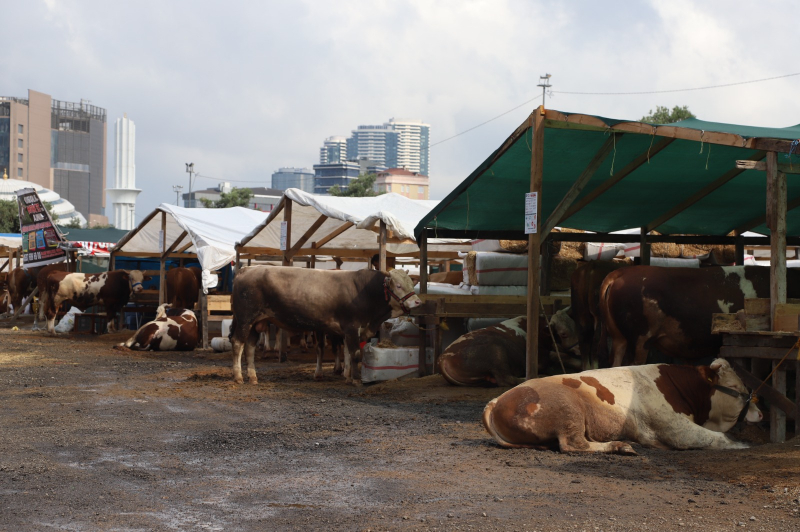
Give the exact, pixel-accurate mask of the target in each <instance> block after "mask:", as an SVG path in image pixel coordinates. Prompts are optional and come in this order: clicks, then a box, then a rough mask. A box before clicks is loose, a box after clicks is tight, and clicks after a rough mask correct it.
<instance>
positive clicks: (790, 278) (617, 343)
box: [600, 266, 800, 367]
mask: <svg viewBox="0 0 800 532" xmlns="http://www.w3.org/2000/svg"><path fill="white" fill-rule="evenodd" d="M786 276H787V283H786V284H787V292H788V297H795V298H796V297H800V272H798V271H794V270H793V269H790V270H788V271H787V272H786ZM757 297H761V298H766V297H769V268H764V267H761V266H723V267H716V266H715V267H709V268H697V269H695V268H659V267H657V266H632V267H630V268H622V269H619V270H616V271H614V272H611V273H610V274H608V276H606V278H605V280H604V281H603V284H602V286H601V288H600V313H601V315H602V319H603V323H604V325H605V329H604V330H605V331H606V332H607V334H608V335H609V337H610V338H611V356H612V359H611V365H612V366H615V367H616V366H620V365H622V364H623V363H631V362H632V363H634V364H644V363H645V362H646V361H647V354H648V352H649V350H650V349H656V350H658V351H659V352H660V353H662V354H664V355H666V356H670V357H673V358H677V359H682V360H687V361H688V360H694V359H701V358H706V357H714V356H716V355H718V354H719V350H720V347H721V346H722V338H721V337H720V335H718V334H711V315H712V314H714V313H720V312H729V313H734V312H737V311H738V310H741V309H743V308H744V300H745V299H746V298H757Z"/></svg>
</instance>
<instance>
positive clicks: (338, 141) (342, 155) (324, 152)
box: [319, 137, 347, 164]
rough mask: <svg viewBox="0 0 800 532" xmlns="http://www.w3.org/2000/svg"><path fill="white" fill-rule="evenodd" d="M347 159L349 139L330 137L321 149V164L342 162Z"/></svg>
mask: <svg viewBox="0 0 800 532" xmlns="http://www.w3.org/2000/svg"><path fill="white" fill-rule="evenodd" d="M346 160H347V139H346V138H344V137H328V138H327V139H325V142H323V143H322V147H321V148H320V149H319V164H329V163H341V162H344V161H346Z"/></svg>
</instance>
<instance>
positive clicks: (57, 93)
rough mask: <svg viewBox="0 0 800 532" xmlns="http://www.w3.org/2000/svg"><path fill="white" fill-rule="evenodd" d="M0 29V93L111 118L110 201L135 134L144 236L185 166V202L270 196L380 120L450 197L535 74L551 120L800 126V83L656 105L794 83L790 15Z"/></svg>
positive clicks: (305, 3)
mask: <svg viewBox="0 0 800 532" xmlns="http://www.w3.org/2000/svg"><path fill="white" fill-rule="evenodd" d="M0 12H2V13H3V21H4V24H3V34H4V39H3V53H2V54H0V95H2V96H16V97H22V98H24V97H27V91H28V89H32V90H36V91H39V92H44V93H46V94H49V95H51V96H52V97H53V98H54V99H57V100H62V101H69V102H79V101H80V100H81V99H87V100H90V101H91V103H92V104H93V105H96V106H99V107H102V108H104V109H106V110H107V112H108V154H107V160H108V167H107V181H110V182H111V183H112V185H113V178H114V169H113V164H114V148H113V146H114V126H113V124H114V121H115V120H116V119H117V118H120V117H122V116H123V113H127V115H128V117H129V118H130V119H131V120H133V122H134V123H135V124H136V186H137V187H138V188H140V189H142V193H141V194H140V196H139V199H138V201H137V210H136V221H137V223H138V222H139V221H141V219H142V218H143V217H144V216H146V215H147V214H148V213H149V212H151V211H152V210H153V209H154V208H156V207H157V206H158V205H159V204H160V203H162V202H163V203H173V204H174V203H175V197H176V196H175V192H174V191H173V185H182V186H183V187H184V188H183V192H187V191H188V186H189V174H187V173H186V168H185V163H187V162H193V163H194V167H195V170H196V171H197V172H198V173H199V176H200V177H198V178H197V179H196V180H195V181H194V182H193V185H192V186H193V188H194V189H195V190H197V189H202V188H209V187H213V186H216V185H217V184H218V183H220V182H222V181H229V182H231V183H232V184H233V185H234V186H241V187H244V186H269V185H270V179H271V175H272V173H273V172H274V171H276V170H277V169H278V168H280V167H307V168H310V167H311V166H312V165H313V164H316V163H318V162H319V161H318V159H319V148H320V147H321V146H322V143H323V141H324V140H325V139H326V138H327V137H329V136H333V135H341V136H349V135H350V132H351V131H352V130H353V129H355V128H356V127H357V126H358V125H359V124H382V123H384V122H386V121H388V120H389V119H390V118H412V119H422V120H423V121H425V122H426V123H428V124H430V125H431V151H430V182H431V189H430V196H431V199H442V198H444V197H445V196H446V195H447V194H448V193H449V192H450V191H451V190H452V189H453V188H455V187H456V186H457V185H458V183H460V182H461V181H463V180H464V179H465V178H466V177H467V176H468V175H469V174H470V173H471V172H472V170H474V169H475V168H476V167H477V166H478V165H480V163H481V162H482V161H483V160H484V159H485V158H487V157H488V156H489V155H490V154H491V153H492V152H493V151H494V150H495V149H497V148H498V147H499V146H500V144H502V142H503V141H504V140H505V139H506V138H507V137H508V136H509V135H510V134H511V133H512V132H513V130H514V129H515V128H516V127H517V126H518V125H519V124H520V123H522V122H523V121H524V120H525V119H526V117H527V116H528V115H529V114H530V112H531V111H532V110H533V109H534V108H535V107H536V106H537V105H539V104H540V103H541V93H542V89H541V88H539V87H537V84H538V83H539V76H542V75H544V74H545V73H549V74H551V76H552V77H551V78H550V83H551V85H552V89H551V91H552V94H548V95H547V97H546V102H545V103H546V106H547V107H548V108H552V109H557V110H561V111H569V112H582V113H588V114H595V115H601V116H607V117H613V118H620V119H631V120H638V119H640V118H641V117H642V116H644V115H645V114H647V113H648V112H649V111H650V110H651V109H655V107H656V106H657V105H663V106H667V107H670V108H672V107H673V106H675V105H681V106H682V105H687V106H688V107H689V109H690V110H691V111H692V112H693V113H694V114H695V115H697V117H698V118H701V119H703V120H710V121H716V122H730V123H737V124H747V125H760V126H770V127H785V126H790V125H795V124H798V123H800V116H799V115H800V113H799V112H798V103H797V94H798V92H799V89H800V76H789V77H783V78H780V79H774V80H770V81H763V82H758V83H748V84H740V85H735V86H730V87H722V88H716V89H706V90H693V91H679V92H662V93H656V92H657V91H675V90H677V89H692V88H698V87H708V86H713V85H725V84H733V83H741V82H745V81H752V80H760V79H765V78H773V77H778V76H786V75H788V74H795V73H798V72H800V66H799V65H798V63H797V62H796V60H795V57H796V49H797V44H798V40H799V39H800V38H798V37H797V31H796V20H797V14H796V5H795V4H794V3H793V2H789V1H771V0H761V1H759V2H756V3H754V2H744V1H740V0H726V1H717V0H706V1H704V2H692V1H688V0H670V1H668V2H667V1H656V0H653V1H633V0H631V1H613V0H610V1H607V2H597V1H596V0H576V1H569V2H565V1H555V0H554V1H544V0H528V1H522V0H486V1H483V0H476V1H471V0H458V1H450V0H440V1H431V0H406V1H404V0H369V1H368V0H337V1H336V2H326V1H322V0H316V1H314V0H294V1H289V0H284V1H269V0H266V1H265V0H262V1H245V0H228V1H227V2H220V1H211V0H156V1H147V0H137V1H128V2H122V1H119V2H109V1H107V0H103V1H96V0H25V1H24V2H20V1H18V0H0ZM792 43H794V44H792ZM569 92H590V93H602V92H617V93H619V92H627V93H631V92H649V93H650V94H625V95H600V94H589V95H578V94H567V93H569ZM492 119H494V120H492ZM490 120H491V121H490ZM487 121H489V122H488V123H486V124H484V125H481V126H480V127H475V126H478V125H479V124H483V123H484V122H487ZM471 128H475V129H471ZM470 129H471V130H470ZM468 130H470V131H468ZM460 133H463V134H460ZM459 134H460V135H459ZM456 135H457V136H456ZM451 137H452V138H451ZM448 139H449V140H448ZM110 211H111V208H110V204H107V207H106V212H107V213H108V212H110Z"/></svg>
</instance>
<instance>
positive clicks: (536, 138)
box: [515, 105, 544, 379]
mask: <svg viewBox="0 0 800 532" xmlns="http://www.w3.org/2000/svg"><path fill="white" fill-rule="evenodd" d="M530 119H531V122H532V123H531V136H532V138H531V183H530V191H531V192H536V196H537V201H536V203H537V209H536V227H537V229H541V227H542V226H541V219H542V216H541V212H542V205H544V202H543V201H542V172H543V169H544V106H542V105H540V106H539V107H538V108H537V109H536V110H535V111H534V112H533V113H532V114H531V118H530ZM515 200H516V201H523V198H515ZM541 244H542V241H541V233H540V232H538V231H537V232H536V233H531V234H529V235H528V313H527V318H528V336H527V345H526V349H525V378H526V379H534V378H536V377H538V376H539V300H540V298H539V254H540V253H541Z"/></svg>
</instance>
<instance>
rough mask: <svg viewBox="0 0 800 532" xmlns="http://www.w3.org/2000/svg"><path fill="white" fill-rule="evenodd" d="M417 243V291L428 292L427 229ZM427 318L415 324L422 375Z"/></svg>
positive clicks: (418, 361) (421, 373) (424, 365)
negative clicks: (417, 329)
mask: <svg viewBox="0 0 800 532" xmlns="http://www.w3.org/2000/svg"><path fill="white" fill-rule="evenodd" d="M418 245H419V293H420V294H427V293H428V230H427V229H425V228H423V229H422V231H421V233H420V240H419V242H418ZM427 325H428V323H427V320H426V319H425V316H420V317H419V318H417V326H418V327H419V358H418V359H417V364H419V376H420V377H424V376H426V375H427V374H428V365H427V363H426V360H425V359H426V356H425V355H426V351H425V348H426V347H427V342H426V341H425V339H426V335H425V332H426V331H425V329H427Z"/></svg>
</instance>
